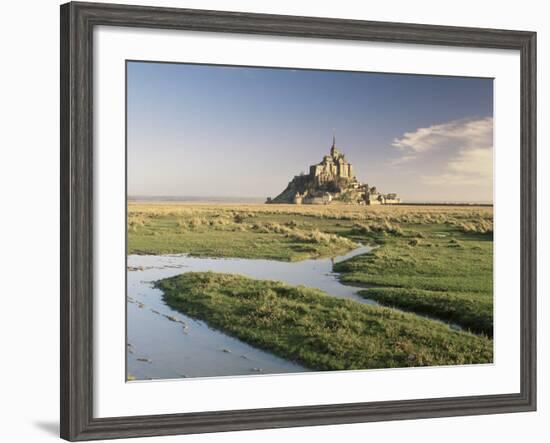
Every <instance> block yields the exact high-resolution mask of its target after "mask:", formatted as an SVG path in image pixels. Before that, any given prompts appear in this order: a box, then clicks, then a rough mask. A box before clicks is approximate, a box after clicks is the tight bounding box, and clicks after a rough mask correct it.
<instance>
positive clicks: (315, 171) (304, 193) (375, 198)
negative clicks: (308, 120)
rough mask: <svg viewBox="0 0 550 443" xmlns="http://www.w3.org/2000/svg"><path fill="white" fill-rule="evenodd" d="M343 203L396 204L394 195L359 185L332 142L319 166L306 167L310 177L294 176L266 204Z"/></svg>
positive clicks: (399, 201) (396, 200)
mask: <svg viewBox="0 0 550 443" xmlns="http://www.w3.org/2000/svg"><path fill="white" fill-rule="evenodd" d="M332 202H342V203H349V204H363V205H384V204H386V205H387V204H398V203H401V200H400V199H399V198H398V197H397V194H380V193H379V192H378V191H377V189H376V187H375V186H372V187H370V186H369V185H368V184H363V183H360V182H359V181H358V180H357V178H356V177H355V174H354V173H353V166H352V165H351V163H349V162H348V161H347V160H346V157H345V155H344V154H343V153H342V152H340V151H339V150H338V149H337V148H336V139H335V137H333V139H332V147H331V148H330V154H329V155H325V156H324V157H323V160H322V161H321V163H318V164H316V165H312V166H310V167H309V174H301V175H297V176H295V177H294V178H293V179H292V180H291V181H290V182H289V183H288V186H287V187H286V189H285V190H284V191H283V192H281V193H280V194H279V195H278V196H277V197H275V198H273V199H271V198H268V199H267V202H266V203H293V204H297V205H300V204H330V203H332Z"/></svg>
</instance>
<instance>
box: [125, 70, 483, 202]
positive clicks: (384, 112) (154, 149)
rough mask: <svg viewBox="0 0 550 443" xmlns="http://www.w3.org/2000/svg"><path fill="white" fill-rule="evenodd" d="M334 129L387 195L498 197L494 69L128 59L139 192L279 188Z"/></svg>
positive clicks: (132, 163) (133, 186)
mask: <svg viewBox="0 0 550 443" xmlns="http://www.w3.org/2000/svg"><path fill="white" fill-rule="evenodd" d="M333 134H335V136H336V145H337V147H338V149H339V150H340V151H342V152H344V153H345V154H346V158H347V159H348V161H349V162H351V163H352V164H353V167H354V172H355V175H356V176H357V178H358V180H359V181H361V182H363V183H368V184H369V185H370V186H376V187H377V189H378V190H379V191H380V192H382V193H390V192H395V193H397V194H399V196H401V197H402V199H403V200H404V201H449V202H451V201H461V202H492V194H493V160H492V159H493V80H492V79H480V78H466V77H442V76H426V75H409V74H385V73H383V74H382V73H365V72H343V71H320V70H302V69H282V68H279V69H274V68H256V67H230V66H215V65H193V64H183V63H150V62H128V63H127V164H128V195H129V196H130V197H132V196H165V197H168V196H172V197H177V196H188V197H189V196H193V197H208V198H213V197H235V198H238V197H259V198H262V199H265V198H266V197H275V196H276V195H278V194H279V193H280V192H281V191H282V190H283V189H284V188H285V187H286V185H287V184H288V182H289V181H290V180H291V179H292V177H294V176H295V175H298V174H299V173H301V172H306V173H307V172H308V171H309V166H310V165H312V164H315V163H319V162H320V161H321V160H322V157H323V156H324V155H326V154H328V151H329V150H330V147H331V144H332V137H333Z"/></svg>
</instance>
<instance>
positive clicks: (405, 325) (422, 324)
mask: <svg viewBox="0 0 550 443" xmlns="http://www.w3.org/2000/svg"><path fill="white" fill-rule="evenodd" d="M156 285H157V287H159V288H160V289H161V290H162V291H163V292H164V298H165V301H166V302H167V303H168V304H169V305H170V306H171V307H173V308H175V309H177V310H180V311H182V312H184V313H185V314H187V315H190V316H191V317H194V318H198V319H201V320H204V321H206V322H207V323H208V324H209V325H210V326H213V327H215V328H218V329H220V330H222V331H224V332H226V333H228V334H230V335H232V336H234V337H237V338H239V339H241V340H243V341H245V342H247V343H249V344H251V345H254V346H257V347H260V348H263V349H265V350H268V351H270V352H273V353H275V354H277V355H279V356H281V357H283V358H287V359H289V360H292V361H296V362H299V363H301V364H303V365H305V366H307V367H309V368H312V369H316V370H342V369H371V368H395V367H412V366H431V365H457V364H472V363H489V362H491V361H492V356H493V351H492V340H491V339H489V338H486V337H484V336H478V335H474V334H470V333H467V332H459V331H453V330H451V329H450V328H449V327H448V326H446V325H444V324H442V323H440V322H437V321H433V320H429V319H426V318H422V317H419V316H417V315H414V314H408V313H404V312H399V311H395V310H392V309H388V308H384V307H380V306H370V305H363V304H360V303H357V302H353V301H350V300H344V299H340V298H336V297H333V296H330V295H328V294H325V293H324V292H322V291H319V290H315V289H310V288H305V287H293V286H289V285H285V284H283V283H280V282H273V281H264V280H253V279H249V278H246V277H242V276H238V275H228V274H216V273H210V272H207V273H185V274H182V275H178V276H176V277H172V278H168V279H164V280H161V281H159V282H157V283H156Z"/></svg>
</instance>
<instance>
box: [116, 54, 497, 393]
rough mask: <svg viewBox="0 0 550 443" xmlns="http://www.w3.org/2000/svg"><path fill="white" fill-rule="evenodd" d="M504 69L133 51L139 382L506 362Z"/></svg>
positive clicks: (132, 281)
mask: <svg viewBox="0 0 550 443" xmlns="http://www.w3.org/2000/svg"><path fill="white" fill-rule="evenodd" d="M493 81H494V79H493V78H479V77H461V76H441V75H417V74H414V73H411V74H402V73H399V74H397V73H391V72H359V71H336V70H320V69H319V70H318V69H296V68H285V67H258V66H227V65H215V64H209V65H208V64H191V63H175V62H157V61H151V60H126V215H127V217H126V218H127V223H126V249H127V251H126V252H127V256H126V294H125V295H126V302H127V303H126V304H127V307H126V381H128V382H132V381H146V380H159V379H185V378H197V377H228V376H231V377H233V376H261V375H267V374H290V373H301V372H311V371H350V370H374V369H376V370H393V369H396V368H419V369H418V370H421V369H420V368H422V367H427V366H430V367H433V366H458V365H486V364H492V363H493V126H494V122H493V101H494V99H493V87H494V85H493ZM115 296H116V294H115Z"/></svg>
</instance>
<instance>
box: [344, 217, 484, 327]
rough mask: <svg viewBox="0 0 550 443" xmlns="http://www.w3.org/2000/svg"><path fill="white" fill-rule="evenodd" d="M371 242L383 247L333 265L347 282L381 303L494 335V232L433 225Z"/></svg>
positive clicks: (374, 239)
mask: <svg viewBox="0 0 550 443" xmlns="http://www.w3.org/2000/svg"><path fill="white" fill-rule="evenodd" d="M420 232H421V235H419V233H420ZM367 235H368V234H367ZM365 240H367V239H366V238H365ZM371 241H374V242H377V243H379V244H380V245H381V246H380V247H379V248H377V249H375V250H374V251H372V252H371V253H370V254H366V255H362V256H358V257H354V258H352V259H350V260H347V261H345V262H341V263H338V264H336V265H335V266H334V270H335V271H336V272H339V273H340V275H341V279H342V281H343V282H344V283H349V284H354V285H362V286H365V289H364V290H362V291H360V294H361V295H362V296H364V297H366V298H370V299H372V300H375V301H377V302H378V303H381V304H383V305H386V306H391V307H397V308H400V309H404V310H407V311H412V312H416V313H419V314H424V315H428V316H432V317H436V318H439V319H443V320H447V321H450V322H453V323H456V324H458V325H460V326H462V327H463V328H466V329H469V330H471V331H473V332H477V333H482V334H485V335H488V336H492V335H493V295H492V290H493V281H492V270H493V241H492V233H471V232H464V231H463V229H461V227H460V226H455V225H453V224H445V225H440V224H433V225H427V226H416V227H412V229H410V230H408V229H405V230H404V234H403V235H401V236H395V235H392V236H387V235H386V236H380V235H378V238H376V237H374V236H372V235H371Z"/></svg>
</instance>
